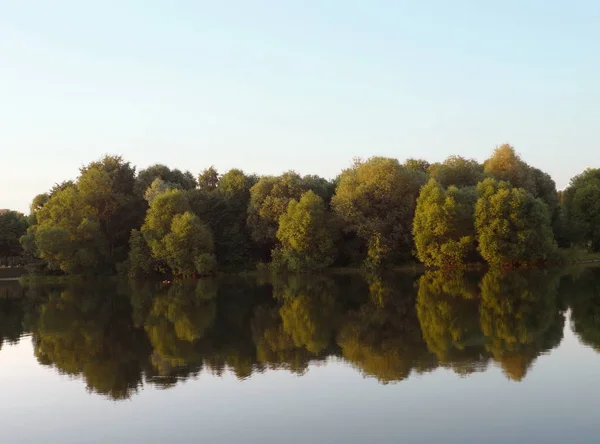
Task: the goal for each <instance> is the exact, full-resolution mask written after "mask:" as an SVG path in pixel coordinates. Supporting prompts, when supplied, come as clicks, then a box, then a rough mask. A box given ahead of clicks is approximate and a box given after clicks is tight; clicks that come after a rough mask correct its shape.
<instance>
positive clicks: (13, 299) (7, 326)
mask: <svg viewBox="0 0 600 444" xmlns="http://www.w3.org/2000/svg"><path fill="white" fill-rule="evenodd" d="M2 284H3V283H2V282H0V350H2V344H3V343H4V342H5V341H6V342H8V343H9V344H12V343H15V342H16V341H18V339H19V338H20V337H21V335H22V334H23V316H24V310H23V305H22V300H21V293H22V292H21V291H19V290H20V289H21V288H20V287H19V285H2Z"/></svg>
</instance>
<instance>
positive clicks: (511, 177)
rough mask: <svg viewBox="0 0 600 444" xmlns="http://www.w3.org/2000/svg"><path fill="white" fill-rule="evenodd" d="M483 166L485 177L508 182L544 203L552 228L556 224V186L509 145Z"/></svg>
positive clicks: (502, 146)
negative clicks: (546, 206)
mask: <svg viewBox="0 0 600 444" xmlns="http://www.w3.org/2000/svg"><path fill="white" fill-rule="evenodd" d="M483 165H484V171H485V173H486V174H487V175H489V176H491V177H493V178H495V179H496V180H499V181H504V182H508V183H510V184H511V185H512V186H513V187H515V188H523V189H524V190H525V191H527V192H528V193H530V194H531V195H532V196H533V197H536V198H540V199H541V200H542V201H544V203H546V205H548V209H549V212H550V218H551V223H552V226H553V227H554V226H555V225H556V224H557V223H558V217H559V204H558V192H557V191H556V184H555V183H554V181H553V180H552V178H551V177H550V176H549V175H548V174H546V173H544V172H543V171H541V170H539V169H537V168H534V167H532V166H530V165H528V164H527V163H526V162H525V161H523V160H522V159H521V157H520V156H519V155H518V154H517V153H516V152H515V150H514V148H513V147H511V146H510V145H501V146H499V147H498V148H496V150H495V151H494V153H493V154H492V156H491V157H490V158H489V159H488V160H486V161H485V162H484V164H483Z"/></svg>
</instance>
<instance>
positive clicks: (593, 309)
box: [561, 268, 600, 351]
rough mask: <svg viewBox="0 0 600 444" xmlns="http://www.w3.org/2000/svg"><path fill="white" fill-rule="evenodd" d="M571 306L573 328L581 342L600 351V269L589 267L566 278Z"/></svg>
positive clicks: (565, 289)
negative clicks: (576, 274) (578, 273)
mask: <svg viewBox="0 0 600 444" xmlns="http://www.w3.org/2000/svg"><path fill="white" fill-rule="evenodd" d="M561 290H563V291H564V292H566V293H567V296H568V299H569V302H570V307H571V328H572V329H573V331H574V332H575V334H576V335H577V336H578V337H579V339H580V340H581V342H583V343H584V344H586V345H588V346H590V347H592V348H594V349H595V350H596V351H600V269H597V268H588V269H586V270H584V271H583V272H582V273H581V274H580V275H579V276H574V277H572V278H565V286H564V287H563V289H561Z"/></svg>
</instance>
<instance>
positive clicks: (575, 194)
mask: <svg viewBox="0 0 600 444" xmlns="http://www.w3.org/2000/svg"><path fill="white" fill-rule="evenodd" d="M563 200H564V211H565V217H566V223H567V226H568V230H569V231H568V237H569V239H570V240H571V241H572V242H575V243H579V244H582V243H583V244H586V245H588V246H589V248H590V250H592V251H600V168H596V169H592V168H588V169H586V170H585V171H584V172H583V173H581V174H579V175H578V176H575V177H574V178H572V179H571V182H570V183H569V186H568V187H567V189H566V190H565V191H564V196H563Z"/></svg>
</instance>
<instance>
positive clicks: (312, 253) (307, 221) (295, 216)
mask: <svg viewBox="0 0 600 444" xmlns="http://www.w3.org/2000/svg"><path fill="white" fill-rule="evenodd" d="M334 235H335V232H334V227H333V224H332V222H331V217H330V214H329V213H328V212H327V208H326V206H325V203H324V202H323V199H322V198H321V197H319V196H317V195H316V194H315V193H313V192H312V191H308V192H306V193H304V194H303V195H302V197H301V198H300V201H296V200H291V201H290V203H289V204H288V207H287V210H286V212H285V213H284V214H282V215H281V217H280V218H279V229H278V230H277V239H279V241H280V242H281V247H280V248H279V249H278V250H276V251H275V252H274V254H273V261H274V265H276V266H282V267H284V268H287V269H289V270H290V271H314V270H319V269H323V268H326V267H328V266H329V265H331V264H332V263H333V261H334V259H335V249H334Z"/></svg>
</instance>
